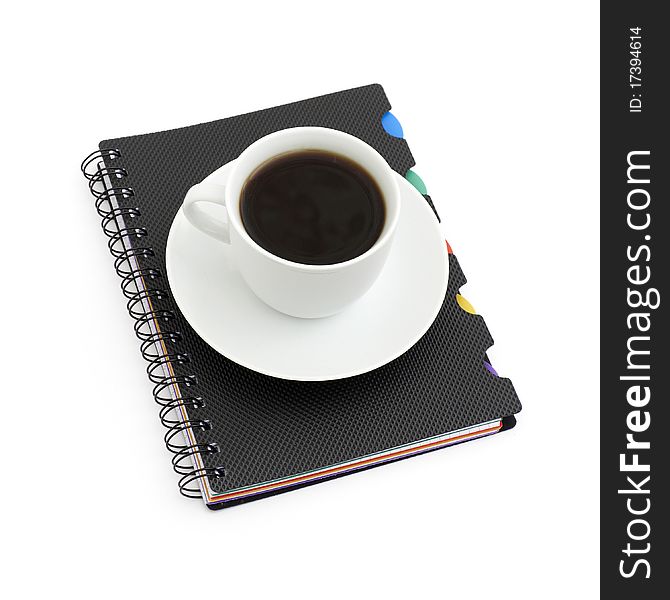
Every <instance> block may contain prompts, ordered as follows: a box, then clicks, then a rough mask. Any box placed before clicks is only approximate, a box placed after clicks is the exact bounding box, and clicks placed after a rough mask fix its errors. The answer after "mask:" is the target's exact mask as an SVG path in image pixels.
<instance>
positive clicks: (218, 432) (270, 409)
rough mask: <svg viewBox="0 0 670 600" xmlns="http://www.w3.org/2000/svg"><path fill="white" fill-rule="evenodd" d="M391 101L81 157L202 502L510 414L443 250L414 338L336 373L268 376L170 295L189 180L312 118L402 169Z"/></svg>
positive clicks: (289, 111)
mask: <svg viewBox="0 0 670 600" xmlns="http://www.w3.org/2000/svg"><path fill="white" fill-rule="evenodd" d="M390 108H391V106H390V104H389V101H388V99H387V98H386V95H385V93H384V91H383V89H382V87H381V86H379V85H370V86H365V87H361V88H356V89H352V90H347V91H343V92H338V93H335V94H329V95H326V96H321V97H318V98H313V99H310V100H304V101H301V102H295V103H292V104H288V105H285V106H278V107H275V108H270V109H267V110H261V111H258V112H253V113H249V114H245V115H240V116H237V117H231V118H228V119H222V120H220V121H215V122H212V123H205V124H201V125H195V126H192V127H185V128H181V129H175V130H171V131H165V132H160V133H152V134H146V135H138V136H132V137H125V138H119V139H111V140H105V141H103V142H101V143H100V146H99V147H100V151H99V152H96V153H94V154H93V155H91V156H90V157H89V158H88V159H87V160H86V161H85V163H84V165H83V168H84V172H85V175H86V176H87V178H88V179H89V186H90V188H91V191H92V193H93V194H94V196H95V198H96V207H97V209H98V212H99V213H100V215H101V217H102V218H103V229H104V230H105V233H106V234H107V236H108V237H109V238H110V240H109V245H110V250H111V251H112V254H113V255H114V257H115V268H116V270H117V272H118V273H119V275H120V276H121V277H122V289H123V293H124V294H125V295H126V298H127V301H128V309H129V311H130V313H131V315H132V316H133V318H134V319H135V320H136V327H135V330H136V333H137V335H138V337H140V339H141V340H142V347H141V351H142V354H143V356H144V357H145V359H147V361H148V362H149V365H148V373H149V376H150V378H151V379H152V381H153V382H154V383H155V384H156V387H155V390H154V391H155V393H154V395H155V398H156V401H157V402H158V404H159V405H160V406H161V410H160V417H161V420H162V421H163V424H164V425H165V426H166V427H167V428H168V431H167V434H166V445H167V447H168V449H169V450H170V451H171V452H172V453H173V455H174V458H173V465H174V467H175V470H176V471H177V472H178V473H179V474H181V475H182V477H181V479H180V488H181V490H182V493H184V494H185V495H192V496H198V497H199V496H200V495H201V486H200V484H201V483H203V482H205V483H206V487H207V489H208V490H209V492H208V493H209V496H210V497H211V499H210V504H209V506H210V507H212V508H221V507H224V506H230V505H232V504H236V503H240V502H244V501H247V500H250V499H255V498H259V497H263V496H267V495H271V494H274V493H278V492H281V491H285V490H288V489H295V488H296V487H299V486H303V485H308V484H310V483H315V482H317V481H320V480H322V479H325V478H330V477H336V476H339V475H342V474H346V473H349V472H351V471H352V470H360V469H363V468H367V467H369V466H375V465H376V464H381V463H382V462H388V461H390V460H396V459H399V458H404V457H406V456H410V455H413V454H416V453H418V452H423V451H428V450H432V449H436V448H438V447H442V446H443V445H446V444H445V443H439V442H438V441H431V440H439V439H440V438H439V437H438V436H443V435H444V434H446V433H449V432H455V431H458V430H461V429H464V428H469V427H473V426H476V425H479V424H482V423H487V422H490V421H495V420H501V421H502V429H506V428H509V427H511V426H513V424H514V423H515V420H514V417H513V415H514V414H515V413H517V412H518V411H519V410H520V409H521V405H520V403H519V400H518V398H517V395H516V393H515V391H514V388H513V386H512V383H511V381H510V380H509V379H505V378H501V377H497V376H496V375H495V374H494V373H492V370H489V369H488V368H486V367H485V364H484V361H485V357H486V351H487V349H488V348H489V347H490V346H491V345H492V343H493V340H492V338H491V335H490V334H489V331H488V329H487V327H486V325H485V323H484V320H483V318H482V317H481V316H479V315H475V314H470V313H469V312H466V311H465V310H463V309H461V308H460V306H459V305H458V304H457V302H456V295H457V293H458V291H459V289H460V287H461V286H462V285H464V284H465V282H466V280H465V277H464V276H463V273H462V271H461V269H460V267H459V264H458V261H457V259H456V257H455V255H454V254H453V253H452V254H450V256H449V260H450V276H449V287H448V291H447V294H446V297H445V300H444V304H443V306H442V309H441V311H440V313H439V315H438V317H437V319H436V321H435V323H434V324H433V325H432V326H431V328H430V329H429V330H428V332H427V333H426V334H425V335H424V337H423V338H422V339H421V340H420V341H419V342H418V343H417V344H416V345H415V346H414V347H413V348H411V349H410V350H409V351H408V352H407V353H406V354H404V355H403V356H401V357H399V358H398V359H396V360H394V361H393V362H391V363H389V364H387V365H386V366H383V367H381V368H379V369H376V370H375V371H372V372H370V373H367V374H364V375H360V376H356V377H352V378H349V379H341V380H336V381H328V382H297V381H288V380H282V379H275V378H272V377H269V376H266V375H261V374H259V373H256V372H254V371H251V370H248V369H246V368H244V367H241V366H239V365H237V364H236V363H234V362H232V361H230V360H228V359H226V358H225V357H223V356H221V355H220V354H218V353H217V352H216V351H214V350H213V349H212V348H210V347H209V346H208V345H207V344H206V343H205V342H204V341H203V340H202V339H200V337H199V336H198V335H197V334H196V333H195V332H194V331H193V330H192V329H191V327H190V326H189V324H188V322H187V321H186V319H185V318H184V317H183V316H182V315H181V313H180V311H179V309H178V308H177V306H176V304H175V303H174V301H173V300H172V298H171V296H170V286H169V282H168V281H167V278H166V276H165V246H166V241H167V237H168V232H169V229H170V226H171V224H172V220H173V219H174V216H175V215H176V213H177V211H178V210H179V209H180V207H181V204H182V201H183V199H184V196H185V194H186V191H187V190H188V189H189V188H190V187H191V186H192V185H194V184H195V183H198V182H199V181H201V180H202V179H204V178H205V177H206V176H207V175H209V174H210V173H211V172H212V171H214V170H216V169H217V168H219V167H220V166H222V165H223V164H225V163H227V162H229V161H231V160H233V159H234V158H236V157H237V156H238V155H239V154H240V153H241V152H242V150H244V149H245V148H246V147H247V146H248V145H250V144H251V143H253V142H254V141H255V140H257V139H259V138H260V137H262V136H264V135H266V134H268V133H271V132H273V131H277V130H280V129H284V128H287V127H296V126H308V125H314V126H323V127H331V128H335V129H340V130H342V131H346V132H348V133H350V134H352V135H355V136H357V137H359V138H361V139H363V140H364V141H365V142H367V143H368V144H370V145H371V146H373V147H374V148H375V149H376V150H377V151H378V152H380V153H381V154H382V156H384V158H385V159H386V160H387V161H388V163H389V165H390V166H391V167H392V168H393V169H395V170H396V171H397V172H398V173H400V174H401V175H405V174H406V173H407V171H408V170H409V169H410V167H412V166H413V164H414V161H413V159H412V155H411V153H410V151H409V147H408V145H407V143H406V142H405V140H404V139H401V138H399V137H394V136H392V135H389V133H387V132H386V130H385V129H384V127H383V126H382V117H383V116H384V115H385V114H386V113H387V111H389V109H390ZM426 200H427V201H428V202H430V198H429V197H428V196H426ZM498 430H500V427H499V426H497V427H494V428H492V429H491V431H490V433H493V432H497V431H498ZM484 433H487V431H484ZM464 439H465V438H464ZM458 441H460V440H459V436H458V435H455V436H454V437H452V438H451V440H450V441H449V443H455V442H458ZM421 442H423V443H421ZM403 448H405V449H407V448H414V450H412V451H409V450H407V451H403V450H402V449H403ZM382 455H383V457H384V458H383V459H380V460H372V459H369V458H368V459H367V460H366V457H374V456H377V457H379V456H382ZM315 474H317V475H318V476H317V475H315ZM261 484H263V485H261ZM250 490H253V493H252V491H250Z"/></svg>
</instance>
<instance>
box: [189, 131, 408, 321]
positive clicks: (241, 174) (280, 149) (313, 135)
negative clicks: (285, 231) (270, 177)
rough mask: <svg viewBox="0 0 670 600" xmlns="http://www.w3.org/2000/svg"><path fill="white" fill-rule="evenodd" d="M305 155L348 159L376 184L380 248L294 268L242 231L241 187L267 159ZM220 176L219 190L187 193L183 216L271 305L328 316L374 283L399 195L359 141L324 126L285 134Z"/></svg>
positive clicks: (202, 186) (208, 186)
mask: <svg viewBox="0 0 670 600" xmlns="http://www.w3.org/2000/svg"><path fill="white" fill-rule="evenodd" d="M300 150H322V151H326V152H332V153H335V154H340V155H342V156H346V157H348V158H349V159H350V160H353V161H354V162H356V163H358V164H359V165H360V166H361V167H363V168H364V169H365V170H366V171H367V172H368V174H369V175H370V176H372V177H373V178H374V180H375V181H376V183H377V185H378V186H379V189H380V190H381V192H382V196H383V199H384V203H385V208H386V215H385V222H384V226H383V228H382V231H381V234H380V236H379V238H378V239H377V241H376V242H375V243H374V245H373V246H372V247H371V248H370V249H369V250H367V251H366V252H364V253H363V254H361V255H359V256H357V257H355V258H352V259H351V260H347V261H345V262H340V263H336V264H329V265H308V264H302V263H297V262H292V261H289V260H285V259H283V258H280V257H279V256H275V255H274V254H271V253H270V252H268V251H267V250H265V249H264V248H262V247H261V246H259V245H258V244H257V243H256V242H254V241H253V240H252V239H251V237H250V236H249V234H248V233H247V231H246V230H245V228H244V225H243V224H242V218H241V215H240V210H239V202H240V196H241V191H242V187H243V186H244V183H245V182H246V181H247V179H248V178H249V176H250V175H251V174H252V173H254V171H256V169H258V167H260V166H261V165H262V164H264V163H265V162H267V161H268V160H270V159H272V158H274V157H276V156H278V155H281V154H285V153H288V152H295V151H300ZM218 176H219V179H218V181H219V183H216V184H215V183H210V182H207V181H203V182H202V183H198V184H196V185H194V186H193V187H192V188H191V189H189V191H188V192H187V194H186V198H185V199H184V214H185V215H186V217H187V218H188V220H189V221H190V222H191V224H193V225H194V226H195V227H197V228H198V229H200V230H201V231H203V232H204V233H207V234H209V235H210V236H212V237H214V238H216V239H217V240H219V241H221V242H223V243H226V244H230V245H231V249H232V255H233V260H234V261H235V264H236V266H237V268H238V269H239V271H240V273H241V274H242V277H243V278H244V280H245V281H246V283H247V284H248V285H249V287H250V288H251V289H252V290H253V291H254V293H255V294H256V295H257V296H258V297H259V298H260V299H261V300H263V301H264V302H265V303H266V304H269V305H270V306H271V307H273V308H275V309H276V310H278V311H280V312H283V313H285V314H287V315H291V316H294V317H304V318H316V317H326V316H329V315H333V314H336V313H338V312H340V311H341V310H343V309H344V308H346V307H347V306H348V305H349V304H351V303H352V302H354V301H355V300H357V299H358V298H360V297H361V296H362V295H363V294H365V292H366V291H367V290H368V289H369V288H370V286H371V285H372V284H373V283H374V281H375V279H377V276H378V275H379V273H380V272H381V270H382V267H383V266H384V262H385V261H386V258H387V256H388V254H389V250H390V248H391V243H392V241H393V235H394V233H395V230H396V227H397V224H398V218H399V214H400V191H399V188H398V184H397V182H396V175H395V173H394V171H393V170H392V169H391V168H390V167H389V165H388V164H387V162H386V161H385V160H384V158H383V157H382V156H381V155H380V154H379V153H378V152H377V151H376V150H375V149H374V148H372V147H371V146H369V145H368V144H366V143H365V142H363V141H362V140H360V139H358V138H357V137H354V136H352V135H349V134H346V133H343V132H341V131H337V130H335V129H327V128H324V127H295V128H292V129H284V130H282V131H277V132H275V133H271V134H270V135H267V136H265V137H263V138H261V139H259V140H258V141H256V142H254V143H253V144H252V145H251V146H249V147H248V148H247V149H246V150H244V152H242V154H240V156H239V157H238V158H236V159H235V160H233V161H231V162H229V163H227V164H226V165H224V166H223V167H222V169H221V171H220V172H219V174H218ZM221 178H223V181H221ZM203 202H211V203H214V204H219V205H222V206H224V207H225V209H226V215H227V220H226V221H223V220H221V219H217V218H216V217H214V216H212V215H211V214H210V213H208V212H206V211H204V210H203V207H202V205H201V203H203Z"/></svg>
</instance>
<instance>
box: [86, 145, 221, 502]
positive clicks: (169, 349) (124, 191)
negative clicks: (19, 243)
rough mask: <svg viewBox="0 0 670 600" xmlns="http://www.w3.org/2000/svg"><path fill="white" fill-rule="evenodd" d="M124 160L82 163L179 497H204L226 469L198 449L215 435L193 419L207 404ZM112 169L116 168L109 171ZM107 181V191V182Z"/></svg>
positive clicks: (213, 448)
mask: <svg viewBox="0 0 670 600" xmlns="http://www.w3.org/2000/svg"><path fill="white" fill-rule="evenodd" d="M119 158H121V152H120V151H119V150H117V149H101V150H97V151H96V152H92V153H91V154H89V155H88V156H87V157H86V158H85V159H84V160H83V161H82V163H81V171H82V173H83V174H84V177H86V179H87V180H88V187H89V190H90V191H91V194H93V196H94V198H95V209H96V211H97V212H98V214H99V215H100V218H101V219H102V231H103V232H104V234H105V235H106V236H107V237H108V238H109V241H108V244H107V245H108V247H109V251H110V253H111V254H112V256H113V257H114V269H115V270H116V273H117V274H118V275H119V277H120V278H121V291H122V292H123V295H124V296H125V298H126V299H127V305H126V308H127V310H128V313H129V314H130V316H131V317H132V318H133V320H134V321H135V326H134V328H135V335H136V336H137V338H138V339H139V340H140V342H141V344H140V353H141V354H142V357H143V358H144V359H145V360H146V361H147V363H148V365H147V375H148V376H149V379H150V380H151V381H152V383H154V389H153V396H154V400H155V401H156V403H157V404H158V405H159V406H160V407H161V408H160V412H159V418H160V420H161V423H162V424H163V426H164V427H165V428H166V429H167V431H166V433H165V437H164V441H165V447H166V448H167V449H168V450H169V451H170V452H171V453H172V455H173V456H172V467H173V469H174V471H175V472H176V473H177V474H178V475H181V478H180V479H179V491H180V492H181V493H182V495H184V496H186V497H188V498H200V497H202V491H201V487H200V483H201V482H202V481H203V480H205V479H207V478H221V477H223V475H224V474H225V470H224V468H223V467H221V466H219V467H216V468H212V467H205V466H204V465H203V463H202V461H201V458H202V457H203V456H204V455H207V454H217V453H218V452H220V449H219V447H218V445H217V444H215V443H209V444H198V443H196V442H195V441H194V440H195V436H194V435H193V432H194V431H195V430H196V429H200V430H208V429H211V426H212V425H211V423H210V422H209V421H208V420H207V419H194V418H193V415H194V414H196V415H197V411H198V410H199V409H202V408H204V406H205V401H204V400H203V399H202V397H200V396H199V395H198V394H197V383H198V379H197V377H196V376H195V374H182V373H178V372H177V370H181V369H180V368H183V366H184V365H188V364H189V363H190V357H189V355H188V353H187V352H184V351H183V350H182V349H181V348H180V346H181V344H182V342H183V337H182V334H181V333H180V332H179V331H178V330H176V329H175V322H176V315H175V312H174V311H173V310H172V308H171V306H169V307H168V308H162V305H163V304H165V303H166V302H169V299H170V294H169V292H168V291H167V290H166V289H164V288H163V287H160V283H161V281H162V278H163V273H162V272H161V270H160V268H159V267H158V266H157V265H155V264H152V260H154V259H155V254H154V251H153V249H152V248H151V247H150V246H149V245H148V237H149V232H148V231H147V229H145V228H144V227H142V226H141V225H137V224H136V223H137V221H136V219H139V218H140V217H141V212H140V209H139V208H137V207H135V206H133V203H132V200H133V198H134V197H135V192H134V191H133V189H132V188H130V187H128V186H126V185H123V179H124V178H126V177H128V172H127V171H126V169H124V168H122V167H120V166H115V165H114V161H116V160H118V159H119ZM110 165H112V166H110ZM107 182H109V183H110V185H108V184H107Z"/></svg>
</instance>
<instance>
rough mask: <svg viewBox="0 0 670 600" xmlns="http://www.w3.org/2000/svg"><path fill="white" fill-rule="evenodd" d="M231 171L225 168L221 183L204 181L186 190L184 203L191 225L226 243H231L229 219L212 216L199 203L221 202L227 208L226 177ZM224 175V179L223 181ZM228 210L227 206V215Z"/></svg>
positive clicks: (221, 174)
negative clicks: (224, 219)
mask: <svg viewBox="0 0 670 600" xmlns="http://www.w3.org/2000/svg"><path fill="white" fill-rule="evenodd" d="M229 165H230V166H232V163H228V165H226V167H228V166H229ZM229 171H230V169H229V168H224V169H223V172H222V173H220V176H219V178H218V179H219V183H210V182H209V181H203V182H201V183H197V184H196V185H194V186H193V187H192V188H191V189H189V190H188V192H186V197H185V198H184V205H183V208H184V215H186V218H187V219H188V220H189V222H190V223H191V225H193V226H194V227H195V228H196V229H199V230H200V231H202V232H203V233H206V234H207V235H210V236H212V237H213V238H214V239H216V240H219V241H220V242H224V243H226V244H230V229H229V228H230V225H229V221H228V220H226V221H223V220H221V219H217V218H216V217H212V216H211V215H209V214H207V213H206V212H205V211H204V210H202V206H199V203H201V202H210V203H211V204H219V205H220V206H223V207H224V208H226V196H225V185H226V184H225V179H227V175H228V173H229ZM222 177H223V181H221V178H222ZM227 211H228V209H227V208H226V216H227Z"/></svg>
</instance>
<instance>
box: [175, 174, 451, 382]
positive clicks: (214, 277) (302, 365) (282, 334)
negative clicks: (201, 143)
mask: <svg viewBox="0 0 670 600" xmlns="http://www.w3.org/2000/svg"><path fill="white" fill-rule="evenodd" d="M207 180H208V181H214V182H216V180H217V171H215V172H214V173H212V174H211V175H210V176H209V177H207ZM398 185H399V186H400V191H401V195H402V205H401V214H400V223H399V224H398V229H397V231H396V237H395V240H394V242H393V247H392V249H391V253H390V255H389V258H388V260H387V262H386V265H385V266H384V270H383V271H382V273H381V275H380V276H379V279H378V280H377V281H376V282H375V284H374V285H373V286H372V288H371V289H370V290H369V291H368V292H367V294H365V296H363V297H362V298H361V299H360V300H358V301H357V302H356V303H355V304H352V305H351V306H350V307H348V308H347V309H345V310H344V311H343V312H341V313H339V314H337V315H335V316H333V317H327V318H324V319H298V318H295V317H289V316H287V315H284V314H282V313H279V312H277V311H275V310H274V309H272V308H270V307H269V306H267V305H266V304H264V303H263V302H262V301H261V300H259V299H258V298H257V297H256V296H255V295H254V293H253V292H252V291H251V290H250V289H249V288H248V287H247V285H246V284H245V283H244V281H243V279H242V277H241V275H240V274H239V273H238V271H237V270H236V268H235V265H234V264H233V263H232V260H231V256H230V249H229V247H227V246H226V245H225V244H223V243H221V242H217V241H216V240H214V239H212V238H210V237H209V236H207V235H205V234H204V233H201V232H199V231H198V230H197V229H195V227H193V226H192V225H191V224H190V223H189V222H188V221H187V220H186V217H185V216H184V215H183V212H182V211H181V210H180V211H179V212H178V213H177V216H176V217H175V219H174V222H173V223H172V228H171V229H170V235H169V237H168V241H167V249H166V266H167V275H168V278H169V280H170V286H171V288H172V294H173V296H174V298H175V300H176V302H177V304H178V306H179V308H180V309H181V311H182V313H183V314H184V316H185V317H186V319H187V320H188V322H189V323H190V324H191V326H192V327H193V329H195V331H196V332H197V333H198V335H199V336H200V337H202V339H203V340H205V341H206V342H207V343H208V344H209V345H210V346H211V347H212V348H214V349H215V350H216V351H217V352H219V353H221V354H223V355H224V356H226V357H227V358H229V359H230V360H233V361H235V362H236V363H239V364H240V365H243V366H245V367H248V368H249V369H253V370H254V371H258V372H260V373H264V374H266V375H271V376H273V377H279V378H282V379H295V380H301V381H323V380H328V379H341V378H343V377H351V376H353V375H360V374H361V373H366V372H367V371H371V370H373V369H376V368H378V367H381V366H382V365H385V364H386V363H388V362H390V361H392V360H393V359H394V358H397V357H398V356H400V355H401V354H403V353H404V352H406V351H407V350H409V348H411V347H412V346H413V345H414V344H416V342H417V341H419V339H420V338H421V336H423V334H424V333H425V332H426V331H427V330H428V328H429V327H430V325H431V324H432V322H433V321H434V319H435V317H436V316H437V313H438V312H439V310H440V307H441V306H442V302H443V300H444V296H445V293H446V291H447V283H448V280H449V259H448V253H447V245H446V243H445V240H444V237H443V235H442V233H441V232H440V227H439V224H438V222H437V219H435V215H434V214H433V212H432V210H431V208H430V206H429V205H428V203H427V202H426V200H425V199H424V198H423V196H421V194H419V192H418V191H417V190H416V189H415V188H414V187H413V186H412V185H411V184H410V183H409V182H408V181H407V180H405V179H404V178H403V177H400V176H398Z"/></svg>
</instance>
